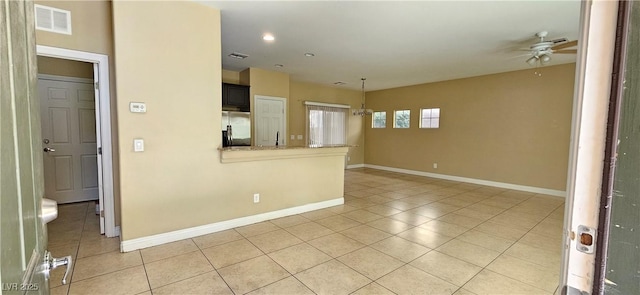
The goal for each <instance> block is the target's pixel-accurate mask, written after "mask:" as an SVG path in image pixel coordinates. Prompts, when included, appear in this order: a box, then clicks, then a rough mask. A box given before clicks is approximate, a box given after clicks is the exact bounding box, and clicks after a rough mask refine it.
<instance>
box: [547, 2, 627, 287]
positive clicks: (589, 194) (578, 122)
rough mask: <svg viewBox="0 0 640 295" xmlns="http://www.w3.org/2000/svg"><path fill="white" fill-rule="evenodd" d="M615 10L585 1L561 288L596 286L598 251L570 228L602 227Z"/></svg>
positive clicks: (615, 7) (615, 6)
mask: <svg viewBox="0 0 640 295" xmlns="http://www.w3.org/2000/svg"><path fill="white" fill-rule="evenodd" d="M617 11H618V2H617V1H586V2H583V3H582V8H581V21H580V26H581V27H580V38H579V40H580V42H579V44H578V56H577V62H576V81H575V86H574V89H575V93H574V104H573V119H572V120H573V121H572V124H571V125H572V126H571V146H570V152H569V167H568V175H567V199H566V205H565V215H564V219H565V220H564V228H563V247H564V249H563V253H562V260H561V271H560V288H559V290H558V292H562V289H563V287H567V288H569V289H572V290H573V291H571V292H578V291H586V292H587V293H591V291H592V287H593V274H594V271H595V254H589V253H583V252H581V251H578V250H577V247H576V246H577V245H576V244H577V240H579V239H574V240H572V239H571V233H572V232H574V233H575V232H577V229H578V226H580V225H584V226H587V227H590V228H593V229H596V230H597V228H598V213H599V205H600V187H601V180H602V172H603V159H604V150H605V142H606V138H605V136H606V123H607V115H608V113H607V111H608V104H609V95H610V90H611V73H612V66H613V52H614V45H615V42H614V39H615V31H616V17H617ZM592 40H596V41H595V42H593V41H592ZM590 41H591V42H590ZM596 239H597V237H596ZM566 292H567V294H569V293H570V292H569V290H566Z"/></svg>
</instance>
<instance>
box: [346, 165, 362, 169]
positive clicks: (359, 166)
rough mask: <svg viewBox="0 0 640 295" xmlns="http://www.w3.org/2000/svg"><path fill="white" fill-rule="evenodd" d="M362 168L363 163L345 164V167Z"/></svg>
mask: <svg viewBox="0 0 640 295" xmlns="http://www.w3.org/2000/svg"><path fill="white" fill-rule="evenodd" d="M355 168H364V164H353V165H347V169H355Z"/></svg>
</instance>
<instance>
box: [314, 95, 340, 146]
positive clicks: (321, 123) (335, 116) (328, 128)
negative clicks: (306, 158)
mask: <svg viewBox="0 0 640 295" xmlns="http://www.w3.org/2000/svg"><path fill="white" fill-rule="evenodd" d="M305 105H306V107H307V128H306V129H307V145H308V146H310V147H322V146H332V145H346V144H347V119H348V116H347V113H348V111H349V106H343V105H334V104H323V103H314V102H305Z"/></svg>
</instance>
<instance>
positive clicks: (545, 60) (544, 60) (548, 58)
mask: <svg viewBox="0 0 640 295" xmlns="http://www.w3.org/2000/svg"><path fill="white" fill-rule="evenodd" d="M549 61H551V56H549V55H548V54H543V55H541V56H540V62H541V63H542V64H545V63H548V62H549Z"/></svg>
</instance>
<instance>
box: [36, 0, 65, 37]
mask: <svg viewBox="0 0 640 295" xmlns="http://www.w3.org/2000/svg"><path fill="white" fill-rule="evenodd" d="M35 9H36V29H38V30H42V31H48V32H54V33H60V34H67V35H71V12H70V11H67V10H62V9H58V8H53V7H48V6H44V5H38V4H36V5H35Z"/></svg>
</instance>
